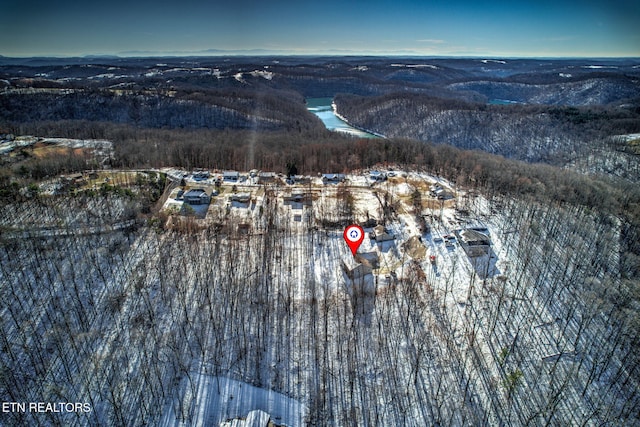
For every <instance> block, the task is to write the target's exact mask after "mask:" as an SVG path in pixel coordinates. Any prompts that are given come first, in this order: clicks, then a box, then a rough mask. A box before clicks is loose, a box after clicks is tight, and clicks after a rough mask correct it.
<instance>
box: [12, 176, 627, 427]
mask: <svg viewBox="0 0 640 427" xmlns="http://www.w3.org/2000/svg"><path fill="white" fill-rule="evenodd" d="M166 172H167V173H169V174H170V176H171V177H172V179H175V180H181V179H183V178H185V181H187V183H188V185H194V186H195V185H202V186H206V185H212V186H213V185H214V184H213V181H207V180H203V181H194V180H192V178H191V177H189V176H187V177H184V175H185V173H187V172H186V171H180V170H178V169H172V170H167V171H166ZM394 172H395V173H394V175H395V176H394V177H392V178H390V179H389V180H387V181H385V182H382V183H375V182H373V181H371V180H370V179H369V178H368V174H367V173H365V172H363V173H360V174H353V175H347V176H346V180H345V182H344V183H340V184H331V185H325V184H323V183H322V180H321V179H320V178H317V177H316V178H313V179H312V180H311V181H310V183H308V184H304V185H302V184H301V185H287V184H284V182H280V183H279V184H269V185H261V184H258V183H257V180H254V179H249V178H247V179H246V180H245V181H243V182H237V183H231V182H223V183H222V184H221V186H220V187H219V191H220V195H218V196H214V197H213V201H212V203H211V205H210V206H208V207H207V215H206V216H205V217H204V218H202V219H195V220H193V222H192V223H189V224H187V225H189V226H188V227H182V228H180V227H177V228H176V229H175V230H174V229H172V228H171V226H169V227H168V229H167V230H164V231H161V230H160V229H159V228H157V227H140V228H139V229H133V230H117V229H114V230H111V231H109V232H106V233H100V234H98V233H96V234H92V233H85V234H81V233H78V234H74V233H70V234H65V235H63V236H55V237H53V236H51V238H47V235H46V234H44V235H38V236H37V237H38V238H37V239H35V238H34V239H29V238H25V239H21V238H12V239H6V240H3V242H4V245H3V251H2V252H1V253H0V261H1V263H0V282H1V283H2V285H3V288H2V289H3V290H5V291H6V295H5V296H6V298H4V300H3V302H2V304H1V305H0V314H1V315H2V316H1V319H2V322H1V324H0V326H1V327H2V328H3V329H2V333H3V337H4V339H5V341H3V346H4V347H3V348H4V349H3V351H2V352H1V353H0V357H1V358H2V361H3V364H4V365H3V366H7V367H8V368H9V369H8V370H6V371H5V372H7V373H9V372H10V373H11V375H6V376H3V383H2V384H0V393H2V399H3V400H8V399H20V401H54V400H55V399H60V397H59V396H66V397H67V398H69V399H74V400H77V401H88V402H90V403H91V406H92V408H93V411H92V412H91V413H90V414H88V415H87V414H84V415H79V416H75V415H74V416H60V417H59V418H57V420H58V421H59V423H63V424H65V423H75V424H80V425H95V424H125V425H143V424H147V425H166V426H191V425H214V426H217V425H220V423H223V422H226V421H228V420H231V419H239V418H240V417H245V416H247V415H248V414H249V413H251V411H254V410H262V411H264V412H266V413H268V414H269V416H270V417H271V419H272V421H273V422H275V423H276V424H281V425H291V426H294V425H354V424H355V425H406V426H423V425H526V424H527V423H529V424H535V425H538V424H540V425H542V424H551V425H581V424H586V425H589V424H601V423H607V422H614V421H612V420H614V419H615V420H618V421H617V422H620V423H623V424H631V425H633V424H635V423H638V419H637V414H635V413H634V412H633V408H634V405H635V404H637V403H638V400H639V396H638V393H637V387H636V384H635V382H634V380H633V378H632V377H630V376H629V374H628V373H627V370H626V369H627V368H626V367H625V363H624V358H625V357H627V356H626V355H627V353H626V351H627V350H626V348H625V346H624V340H623V339H622V338H617V337H623V335H622V333H623V331H624V329H621V328H622V327H623V326H624V324H617V323H614V322H612V321H611V320H610V318H609V315H608V314H607V313H612V312H614V311H615V310H618V309H617V308H615V307H614V306H609V305H607V304H608V303H607V302H606V300H603V295H605V294H601V293H599V292H601V290H600V288H599V286H604V284H606V283H615V281H616V278H617V277H619V276H618V271H617V267H616V266H617V262H618V260H617V258H616V254H617V252H618V250H619V248H618V247H617V246H616V239H615V236H616V233H619V232H620V230H617V229H616V227H617V226H616V222H615V221H613V222H612V223H613V224H614V225H613V226H612V227H607V226H605V225H604V223H602V222H600V220H599V219H598V217H597V215H596V214H595V213H592V212H589V211H588V210H582V209H575V208H568V207H565V208H560V207H557V206H554V207H549V206H541V205H538V204H532V203H527V202H521V201H516V200H509V199H501V198H494V199H487V198H485V197H483V196H481V195H473V194H471V193H465V192H464V191H460V190H459V189H455V188H454V187H453V186H452V185H451V183H447V182H443V181H442V180H438V179H437V178H436V177H431V176H428V175H426V174H422V173H418V172H401V171H394ZM187 175H189V173H187ZM215 176H216V174H213V177H212V178H211V179H215ZM436 182H439V183H440V184H441V185H443V186H446V187H449V189H450V190H452V191H454V190H457V191H454V192H455V194H457V198H455V199H453V200H447V201H440V200H437V199H435V198H433V197H431V196H429V194H428V191H425V189H428V188H429V187H430V186H431V185H432V184H434V183H436ZM234 186H235V187H236V188H235V192H236V193H248V194H250V201H249V202H248V203H236V202H231V201H230V200H229V196H230V195H232V194H234V188H233V187H234ZM416 189H418V191H419V192H420V193H421V199H420V202H419V203H420V206H419V207H418V208H417V209H416V205H415V203H416V202H415V199H414V198H412V195H413V194H414V192H415V190H416ZM294 193H300V194H304V195H305V198H306V201H305V202H296V201H292V200H290V197H291V195H292V194H294ZM169 198H170V199H171V196H170V197H169ZM61 200H63V199H61ZM105 200H107V199H105ZM109 200H111V201H112V204H113V206H112V207H111V208H110V210H109V212H102V216H99V215H95V214H85V215H80V214H79V213H78V210H79V209H78V206H79V205H81V204H82V203H89V204H90V208H91V210H94V209H95V208H96V207H97V206H99V205H100V203H101V202H104V201H102V200H101V199H97V198H94V199H87V200H78V199H73V201H68V202H67V203H66V204H63V205H61V206H40V205H39V204H38V203H36V202H30V204H22V205H18V206H10V207H7V208H4V210H3V211H2V214H3V216H4V218H7V219H5V221H4V222H3V223H2V224H1V225H2V226H4V227H12V228H20V226H21V224H22V226H23V227H24V224H26V223H29V224H58V223H61V224H66V225H65V226H66V227H67V228H73V227H85V228H86V229H88V230H89V231H90V230H91V229H90V228H89V227H87V226H86V225H84V224H85V222H86V224H90V225H92V226H93V225H94V223H95V222H101V221H102V222H108V221H110V222H112V223H113V222H115V221H116V220H118V219H119V218H120V217H121V216H122V215H123V214H125V212H126V204H125V202H124V199H122V200H120V199H117V200H116V199H109ZM170 203H174V202H170ZM78 216H81V218H78ZM85 216H86V217H87V218H85ZM174 217H175V218H177V219H178V220H180V218H181V216H180V215H175V216H174ZM371 220H375V221H376V222H377V223H379V224H382V225H383V226H384V228H385V230H386V233H387V234H388V235H389V236H392V237H393V238H391V239H388V240H385V241H383V242H376V241H374V240H373V239H372V238H371V233H372V232H373V231H374V229H373V228H372V224H373V223H372V222H369V223H368V224H367V226H366V227H365V232H366V238H365V240H364V242H363V244H362V245H361V247H360V248H359V251H358V252H359V256H361V257H362V258H357V259H356V260H360V261H361V260H362V259H366V260H367V262H368V263H371V266H370V270H366V269H364V270H350V266H352V265H353V263H352V260H353V256H352V255H351V252H350V250H349V249H348V247H347V246H346V244H345V243H344V241H343V238H342V230H343V228H344V226H345V225H347V224H348V223H350V222H358V223H365V222H366V221H371ZM422 221H425V222H426V224H427V226H428V227H429V229H428V230H425V231H424V232H423V231H421V227H420V224H419V223H420V222H422ZM468 226H472V227H476V228H484V229H486V231H487V233H488V234H489V236H490V239H491V250H490V251H489V255H485V256H483V257H469V256H467V254H466V252H465V251H464V250H463V248H462V247H461V246H460V242H458V241H457V240H455V239H450V240H449V243H447V242H445V237H446V236H451V235H453V234H454V232H455V230H457V229H461V228H465V227H468ZM416 238H419V240H416ZM410 239H412V240H411V241H412V242H413V243H412V244H413V245H415V244H421V245H424V247H425V251H426V252H425V253H426V254H427V255H426V256H424V257H422V256H421V257H419V258H417V259H413V258H412V256H411V255H410V254H415V253H420V252H419V251H417V252H416V251H411V252H410V251H409V250H407V249H405V248H408V246H405V244H406V243H407V242H409V241H410ZM416 241H417V242H418V243H416ZM594 246H597V247H599V248H600V249H599V250H598V251H597V252H596V251H593V250H591V248H592V247H594ZM603 254H604V255H603ZM432 255H433V256H435V260H434V262H433V263H432V260H431V258H430V256H432ZM362 262H364V261H362ZM356 264H357V262H356ZM361 272H364V273H362V274H361ZM618 283H619V282H618ZM608 292H612V290H609V291H608ZM587 299H588V300H589V301H595V302H594V303H593V304H599V305H593V304H591V303H589V304H587V303H586V302H585V301H586V300H587ZM618 314H622V312H620V313H618ZM621 318H622V317H621ZM63 338H64V339H63ZM48 384H55V389H52V388H51V387H50V386H49V385H48ZM9 387H10V388H9ZM55 401H58V400H55ZM3 415H5V414H3ZM34 416H35V415H34V414H10V415H7V417H8V418H6V419H5V418H3V419H2V422H3V423H6V424H7V425H19V424H20V423H22V424H23V425H24V424H34V423H35V421H36V420H35V419H34V418H33V417H34ZM256 416H257V415H256ZM30 417H31V418H30ZM5 420H6V421H5ZM229 422H232V421H229ZM238 425H239V424H238Z"/></svg>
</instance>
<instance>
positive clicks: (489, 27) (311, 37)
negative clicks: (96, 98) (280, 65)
mask: <svg viewBox="0 0 640 427" xmlns="http://www.w3.org/2000/svg"><path fill="white" fill-rule="evenodd" d="M208 49H221V50H230V51H246V50H251V49H264V50H268V51H272V52H278V53H282V54H302V55H313V54H339V53H344V54H363V55H365V54H377V55H393V54H397V55H406V54H414V55H425V56H439V55H441V56H493V57H640V1H638V0H583V1H576V0H568V1H563V0H553V1H550V0H538V1H518V0H512V1H503V0H484V1H483V0H480V1H473V0H464V1H461V0H423V1H418V0H393V1H391V0H367V1H362V0H355V1H348V0H347V1H345V0H342V1H338V0H324V1H321V0H315V1H313V2H311V1H307V0H295V1H294V0H261V1H257V0H235V1H229V2H219V1H215V0H214V1H206V2H205V1H194V0H181V1H165V0H156V1H148V0H127V1H124V0H109V1H100V2H97V1H84V2H81V1H77V0H73V1H71V0H58V1H51V0H46V1H44V0H0V55H4V56H18V57H27V56H83V55H122V56H126V55H129V56H130V55H135V54H140V53H147V54H162V53H165V54H178V53H183V54H193V53H200V52H202V51H204V50H208Z"/></svg>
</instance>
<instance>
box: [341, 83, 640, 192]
mask: <svg viewBox="0 0 640 427" xmlns="http://www.w3.org/2000/svg"><path fill="white" fill-rule="evenodd" d="M335 103H336V105H337V110H338V112H339V113H340V114H341V115H342V116H344V117H345V118H346V119H347V120H348V121H349V122H350V123H353V124H354V125H356V126H359V127H362V128H365V129H370V130H373V131H375V132H378V133H381V134H383V135H386V136H388V137H407V138H415V139H418V140H420V141H424V142H433V143H436V144H450V145H454V146H456V147H459V148H463V149H476V150H482V151H487V152H490V153H495V154H500V155H503V156H505V157H510V158H514V159H519V160H526V161H528V162H544V163H549V164H553V165H557V166H567V165H572V164H574V163H577V164H579V165H580V170H581V171H584V172H587V173H593V172H596V173H598V172H599V173H607V174H612V175H620V176H624V177H627V178H629V179H638V178H639V177H640V176H638V170H637V168H635V166H633V165H634V164H636V162H635V161H634V160H631V159H630V158H628V155H627V154H625V151H628V150H627V149H628V147H625V144H624V143H621V141H620V140H619V139H616V138H615V136H617V135H626V134H633V133H638V132H640V107H638V104H635V106H633V105H629V106H626V107H617V108H613V107H602V106H598V107H567V106H553V107H550V106H542V105H484V104H477V103H467V102H462V101H452V100H445V99H441V98H434V97H430V96H424V95H416V94H407V93H396V94H389V95H384V96H380V97H358V96H353V95H338V96H336V98H335ZM631 157H633V155H631ZM585 159H590V162H586V163H584V162H583V161H584V160H585ZM630 162H631V163H630Z"/></svg>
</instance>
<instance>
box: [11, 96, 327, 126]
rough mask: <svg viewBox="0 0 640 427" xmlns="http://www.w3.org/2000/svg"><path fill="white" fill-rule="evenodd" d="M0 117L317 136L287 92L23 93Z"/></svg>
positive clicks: (314, 120) (298, 100)
mask: <svg viewBox="0 0 640 427" xmlns="http://www.w3.org/2000/svg"><path fill="white" fill-rule="evenodd" d="M0 117H2V118H3V119H4V120H7V121H11V122H16V123H29V122H33V121H43V120H47V121H48V120H51V121H57V120H87V121H97V122H112V123H128V124H133V125H135V126H140V127H148V128H188V129H197V128H210V129H226V128H233V129H254V130H276V129H284V130H293V131H299V132H302V131H313V130H314V129H315V130H316V131H321V130H322V129H323V126H322V123H321V122H320V121H319V120H318V119H317V118H316V117H315V116H313V115H312V114H310V113H309V112H308V111H307V110H306V108H305V106H304V99H303V98H302V97H301V96H300V95H299V94H295V93H293V92H287V91H274V90H267V91H255V90H253V91H246V90H243V89H241V88H240V89H224V90H173V91H156V90H146V91H137V92H135V93H134V92H131V91H116V90H109V89H81V90H57V91H53V92H52V91H51V90H43V91H38V90H37V89H36V90H25V91H24V92H17V93H11V94H10V95H7V94H5V95H2V96H0Z"/></svg>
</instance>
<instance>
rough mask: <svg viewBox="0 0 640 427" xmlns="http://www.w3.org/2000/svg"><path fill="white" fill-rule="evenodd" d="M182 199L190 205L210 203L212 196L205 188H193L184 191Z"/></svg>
mask: <svg viewBox="0 0 640 427" xmlns="http://www.w3.org/2000/svg"><path fill="white" fill-rule="evenodd" d="M182 199H183V200H184V202H185V203H188V204H190V205H208V204H209V203H210V202H211V196H210V195H209V194H207V191H206V190H205V189H204V188H193V189H191V190H189V191H187V192H186V193H184V194H183V195H182Z"/></svg>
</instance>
